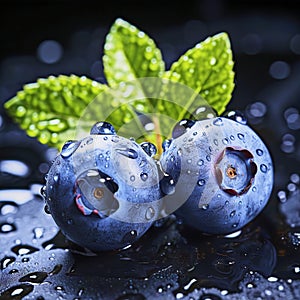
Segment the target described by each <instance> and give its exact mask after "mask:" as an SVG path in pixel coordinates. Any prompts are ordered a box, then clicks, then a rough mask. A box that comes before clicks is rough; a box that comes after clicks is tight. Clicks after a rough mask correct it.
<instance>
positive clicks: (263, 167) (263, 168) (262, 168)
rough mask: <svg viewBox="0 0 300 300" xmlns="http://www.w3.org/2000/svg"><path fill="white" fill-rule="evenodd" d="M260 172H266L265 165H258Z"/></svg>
mask: <svg viewBox="0 0 300 300" xmlns="http://www.w3.org/2000/svg"><path fill="white" fill-rule="evenodd" d="M260 170H261V171H262V172H263V173H266V172H267V171H268V167H267V166H266V165H265V164H261V165H260Z"/></svg>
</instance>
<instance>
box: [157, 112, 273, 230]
mask: <svg viewBox="0 0 300 300" xmlns="http://www.w3.org/2000/svg"><path fill="white" fill-rule="evenodd" d="M175 128H176V127H175ZM160 164H161V168H162V169H163V171H164V172H165V173H167V174H169V175H170V176H172V178H173V179H174V181H175V192H174V193H173V194H171V195H166V199H167V200H166V201H165V205H166V206H167V208H166V210H167V211H168V212H169V213H171V212H172V211H175V210H176V211H175V214H176V215H177V216H178V217H179V218H180V219H182V221H183V222H185V223H186V224H188V225H190V226H192V227H195V228H197V229H199V230H200V231H202V232H204V233H209V234H228V233H231V232H234V231H237V230H238V229H240V228H242V227H243V226H245V225H246V224H247V223H249V222H250V221H251V220H253V219H254V218H255V217H256V216H257V215H258V214H259V213H260V212H261V211H262V209H263V208H264V207H265V205H266V204H267V202H268V200H269V197H270V194H271V191H272V187H273V165H272V160H271V157H270V154H269V151H268V149H267V147H266V146H265V144H264V143H263V142H262V140H261V139H260V138H259V137H258V135H257V134H256V133H255V132H254V131H253V130H252V129H250V128H249V127H248V126H247V125H244V124H243V122H238V121H234V120H232V119H229V118H222V117H219V118H214V119H207V120H202V121H197V122H196V123H195V124H194V125H193V126H192V127H191V128H190V129H189V130H186V132H184V133H183V134H181V135H179V136H178V137H176V138H174V139H173V140H172V143H171V144H170V146H169V147H168V148H167V149H166V151H165V152H164V153H163V154H162V156H161V159H160Z"/></svg>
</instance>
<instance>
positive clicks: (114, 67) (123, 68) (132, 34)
mask: <svg viewBox="0 0 300 300" xmlns="http://www.w3.org/2000/svg"><path fill="white" fill-rule="evenodd" d="M103 65H104V73H105V76H106V79H107V82H108V84H109V85H110V86H111V87H114V86H116V85H118V84H120V83H121V82H126V81H127V82H128V81H132V80H135V79H137V78H141V77H160V76H161V75H162V74H163V72H164V70H165V64H164V62H163V60H162V55H161V52H160V50H159V49H158V48H157V47H156V45H155V43H154V41H153V40H152V39H151V38H150V37H149V36H148V35H147V34H145V33H144V32H143V31H140V30H139V29H137V28H136V27H135V26H133V25H131V24H129V23H128V22H126V21H124V20H122V19H117V20H116V21H115V23H114V24H113V25H112V27H111V29H110V32H109V34H108V35H107V37H106V42H105V45H104V56H103Z"/></svg>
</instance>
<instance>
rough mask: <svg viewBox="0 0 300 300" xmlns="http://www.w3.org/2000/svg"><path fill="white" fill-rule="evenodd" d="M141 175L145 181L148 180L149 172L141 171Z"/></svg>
mask: <svg viewBox="0 0 300 300" xmlns="http://www.w3.org/2000/svg"><path fill="white" fill-rule="evenodd" d="M140 177H141V179H142V180H143V181H146V180H147V179H148V174H147V173H141V174H140Z"/></svg>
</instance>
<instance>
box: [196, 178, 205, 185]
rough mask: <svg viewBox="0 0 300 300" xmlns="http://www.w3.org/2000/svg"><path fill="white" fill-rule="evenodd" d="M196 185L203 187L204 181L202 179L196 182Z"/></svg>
mask: <svg viewBox="0 0 300 300" xmlns="http://www.w3.org/2000/svg"><path fill="white" fill-rule="evenodd" d="M197 184H198V185H199V186H203V185H204V184H205V180H204V179H200V180H198V182H197Z"/></svg>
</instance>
